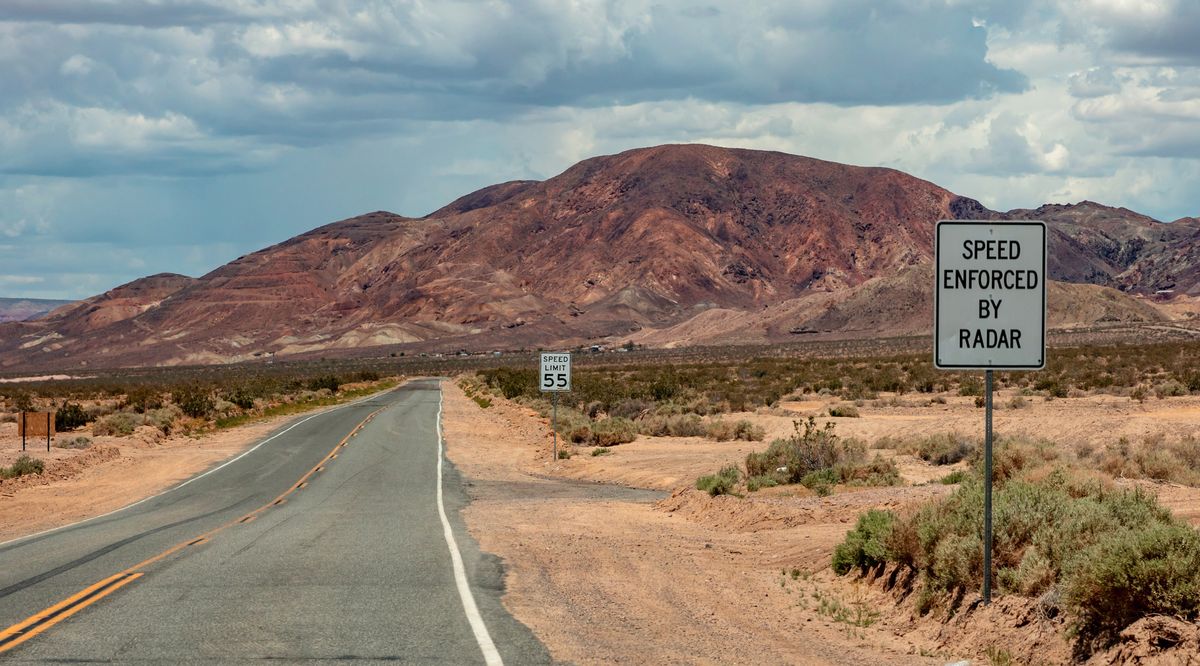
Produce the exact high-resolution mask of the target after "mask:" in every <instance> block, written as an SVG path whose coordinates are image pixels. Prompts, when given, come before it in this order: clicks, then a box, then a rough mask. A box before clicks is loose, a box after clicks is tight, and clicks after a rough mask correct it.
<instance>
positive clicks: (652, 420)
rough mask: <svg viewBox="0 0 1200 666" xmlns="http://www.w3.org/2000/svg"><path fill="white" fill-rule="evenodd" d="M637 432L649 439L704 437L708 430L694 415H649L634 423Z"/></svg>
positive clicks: (698, 417)
mask: <svg viewBox="0 0 1200 666" xmlns="http://www.w3.org/2000/svg"><path fill="white" fill-rule="evenodd" d="M635 422H636V423H637V427H638V432H640V433H642V434H643V435H648V436H650V437H704V436H705V435H707V434H708V428H707V427H706V426H705V424H704V421H703V420H702V419H701V418H700V416H699V415H696V414H674V415H672V414H650V415H647V416H645V417H643V418H639V419H637V420H636V421H635Z"/></svg>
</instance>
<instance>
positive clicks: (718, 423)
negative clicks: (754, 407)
mask: <svg viewBox="0 0 1200 666" xmlns="http://www.w3.org/2000/svg"><path fill="white" fill-rule="evenodd" d="M704 434H705V435H707V436H708V438H709V439H712V440H716V441H718V442H728V441H730V440H742V441H746V442H761V441H762V440H763V438H764V437H766V436H767V431H766V429H765V428H763V427H762V426H758V425H754V424H753V423H751V422H749V421H747V420H746V419H740V420H738V421H733V422H730V421H725V420H722V419H715V420H713V421H709V423H708V425H707V426H706V427H705V433H704Z"/></svg>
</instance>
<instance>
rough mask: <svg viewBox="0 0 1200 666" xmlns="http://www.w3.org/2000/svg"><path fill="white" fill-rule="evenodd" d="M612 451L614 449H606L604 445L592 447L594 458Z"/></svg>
mask: <svg viewBox="0 0 1200 666" xmlns="http://www.w3.org/2000/svg"><path fill="white" fill-rule="evenodd" d="M610 453H612V449H606V448H604V447H602V446H598V447H596V448H594V449H592V457H593V458H595V457H597V456H606V455H608V454H610Z"/></svg>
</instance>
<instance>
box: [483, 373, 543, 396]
mask: <svg viewBox="0 0 1200 666" xmlns="http://www.w3.org/2000/svg"><path fill="white" fill-rule="evenodd" d="M479 375H480V376H481V377H483V380H484V381H485V382H487V384H488V386H491V387H492V388H495V389H498V390H499V391H500V393H501V394H502V395H503V396H504V397H505V398H508V399H509V400H512V399H513V398H516V397H518V396H526V397H530V398H535V397H537V396H538V390H537V369H536V368H489V369H486V370H480V371H479Z"/></svg>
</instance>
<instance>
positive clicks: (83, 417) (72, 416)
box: [54, 401, 90, 432]
mask: <svg viewBox="0 0 1200 666" xmlns="http://www.w3.org/2000/svg"><path fill="white" fill-rule="evenodd" d="M89 420H90V419H89V418H88V413H87V412H86V411H85V410H84V409H83V407H80V406H79V405H78V404H77V403H74V402H69V401H68V402H64V403H63V404H62V406H61V407H59V408H58V411H57V412H55V413H54V429H55V430H56V431H58V432H67V431H69V430H74V429H76V428H82V427H83V426H85V425H87V424H88V421H89Z"/></svg>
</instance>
